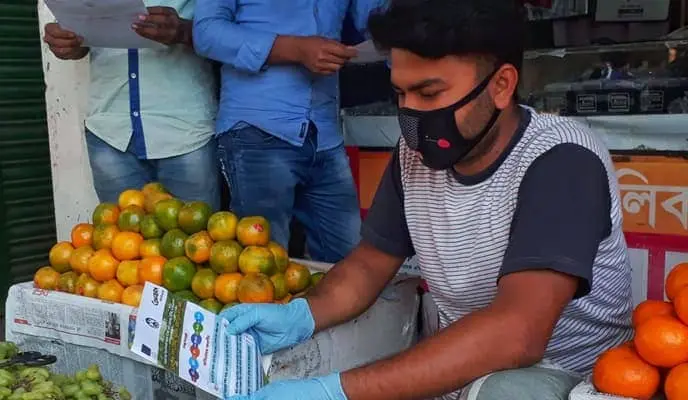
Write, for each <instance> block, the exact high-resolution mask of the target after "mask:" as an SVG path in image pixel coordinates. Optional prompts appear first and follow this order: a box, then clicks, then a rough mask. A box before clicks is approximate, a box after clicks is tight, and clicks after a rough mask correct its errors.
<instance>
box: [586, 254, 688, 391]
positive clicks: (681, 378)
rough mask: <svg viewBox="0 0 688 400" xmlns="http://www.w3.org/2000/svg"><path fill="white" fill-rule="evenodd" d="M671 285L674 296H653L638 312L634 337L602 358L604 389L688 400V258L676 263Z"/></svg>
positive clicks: (598, 380) (597, 378) (599, 370)
mask: <svg viewBox="0 0 688 400" xmlns="http://www.w3.org/2000/svg"><path fill="white" fill-rule="evenodd" d="M665 289H666V296H667V298H668V299H669V300H670V301H660V300H647V301H644V302H642V303H640V304H639V305H638V306H637V307H636V308H635V310H634V311H633V327H634V328H635V337H634V338H633V340H632V341H631V342H628V343H625V344H623V345H621V346H619V347H616V348H613V349H611V350H608V351H606V352H605V353H603V354H602V355H601V356H600V358H599V359H598V360H597V362H596V364H595V366H594V368H593V377H592V378H593V384H594V385H595V387H596V388H597V390H598V391H600V392H603V393H607V394H612V395H617V396H623V397H630V398H633V399H640V400H647V399H651V398H652V397H653V396H655V395H656V394H657V393H659V392H663V394H664V395H665V396H666V399H667V400H688V263H684V264H679V265H677V266H676V267H674V269H673V270H672V271H671V272H670V273H669V276H668V277H667V280H666V284H665Z"/></svg>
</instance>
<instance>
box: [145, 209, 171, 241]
mask: <svg viewBox="0 0 688 400" xmlns="http://www.w3.org/2000/svg"><path fill="white" fill-rule="evenodd" d="M140 228H141V234H142V235H143V237H144V238H145V239H156V238H161V237H162V235H163V234H164V233H165V232H163V231H162V228H160V227H159V226H158V223H157V222H155V217H153V216H152V215H145V216H144V217H143V219H142V220H141V224H140Z"/></svg>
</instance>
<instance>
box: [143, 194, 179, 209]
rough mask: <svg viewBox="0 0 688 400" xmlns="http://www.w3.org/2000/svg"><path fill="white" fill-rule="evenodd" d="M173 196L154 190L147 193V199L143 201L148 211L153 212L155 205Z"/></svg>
mask: <svg viewBox="0 0 688 400" xmlns="http://www.w3.org/2000/svg"><path fill="white" fill-rule="evenodd" d="M171 198H173V197H172V195H171V194H169V193H158V192H153V193H150V194H147V195H146V200H145V202H144V203H143V208H144V209H145V210H146V212H147V213H149V214H152V213H153V212H154V211H155V205H156V204H158V202H160V201H162V200H167V199H171Z"/></svg>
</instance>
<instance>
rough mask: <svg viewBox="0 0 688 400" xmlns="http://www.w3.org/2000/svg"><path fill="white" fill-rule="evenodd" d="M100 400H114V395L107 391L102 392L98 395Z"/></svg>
mask: <svg viewBox="0 0 688 400" xmlns="http://www.w3.org/2000/svg"><path fill="white" fill-rule="evenodd" d="M98 400H113V399H112V397H110V396H108V395H106V394H105V393H101V394H99V395H98Z"/></svg>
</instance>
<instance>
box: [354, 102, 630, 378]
mask: <svg viewBox="0 0 688 400" xmlns="http://www.w3.org/2000/svg"><path fill="white" fill-rule="evenodd" d="M621 225H622V213H621V204H620V202H619V195H618V187H617V180H616V175H615V173H614V167H613V164H612V161H611V157H610V155H609V152H608V150H607V149H606V148H605V146H604V145H603V143H602V142H601V141H600V139H599V138H598V137H597V136H596V135H594V134H593V133H592V132H591V131H590V130H588V129H587V128H586V127H584V126H582V125H580V124H578V123H577V122H575V121H573V120H570V119H566V118H562V117H557V116H551V115H538V114H537V113H535V112H534V111H530V110H528V109H525V108H523V109H522V114H521V124H520V127H519V129H518V131H517V132H516V134H515V135H514V137H513V139H512V140H511V143H510V144H509V146H508V148H507V150H506V151H505V153H504V154H503V155H502V156H501V157H500V158H499V159H498V160H497V161H496V162H495V163H494V164H493V165H492V166H491V167H489V168H488V169H487V170H486V171H484V172H483V173H481V174H479V175H473V176H462V175H459V174H458V173H457V172H456V171H454V170H453V169H452V170H449V171H437V170H432V169H429V168H427V167H425V166H424V165H423V163H422V162H421V159H420V157H419V156H418V155H417V154H416V153H415V152H413V151H412V150H410V149H409V148H408V147H407V146H406V145H405V143H404V141H403V139H402V140H401V141H400V143H399V146H398V148H397V149H396V150H395V152H394V156H393V158H392V160H391V162H390V165H389V166H388V168H387V171H386V172H385V175H384V176H383V178H382V181H381V183H380V186H379V188H378V192H377V194H376V196H375V200H374V202H373V206H372V207H371V209H370V211H369V213H368V216H367V218H366V221H365V224H364V227H363V231H362V233H363V240H365V241H366V242H368V243H370V244H372V245H373V246H375V247H376V248H378V249H379V250H381V251H384V252H386V253H388V254H392V255H395V256H399V257H409V256H411V255H413V254H415V255H417V257H418V261H419V264H420V268H421V272H422V275H423V277H424V278H425V280H426V281H427V283H428V287H429V289H430V293H431V294H432V296H433V299H434V300H435V302H436V303H437V308H438V310H439V318H440V321H439V322H440V328H444V327H446V326H447V325H449V324H451V323H452V322H454V321H457V320H459V319H461V318H462V317H464V316H466V315H467V314H469V313H471V312H474V311H476V310H479V309H482V308H484V307H486V306H488V305H489V304H490V303H491V301H492V300H493V299H494V297H495V295H496V293H497V281H498V279H499V277H501V276H503V275H506V274H510V273H514V272H519V271H524V270H532V269H543V268H547V269H551V270H555V271H559V272H562V273H565V274H568V275H572V276H575V277H577V278H579V287H578V291H577V293H576V295H575V298H574V300H573V301H572V302H571V303H570V304H569V305H568V306H567V307H566V308H565V310H564V312H563V314H562V315H561V318H560V319H559V321H558V323H557V325H556V327H555V330H554V333H553V335H552V337H551V339H550V342H549V345H548V347H547V350H546V353H545V359H547V360H548V361H551V362H554V363H556V364H558V365H559V366H561V367H563V368H565V369H567V370H570V371H573V372H577V373H589V372H590V371H591V369H592V365H593V363H594V361H595V359H596V357H597V356H598V355H599V354H600V353H601V352H602V351H604V350H606V349H608V348H610V347H613V346H615V345H617V344H619V343H621V342H624V341H626V340H629V339H630V337H631V336H632V329H631V326H630V319H631V310H632V304H631V267H630V263H629V259H628V255H627V248H626V242H625V239H624V236H623V232H622V226H621Z"/></svg>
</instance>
